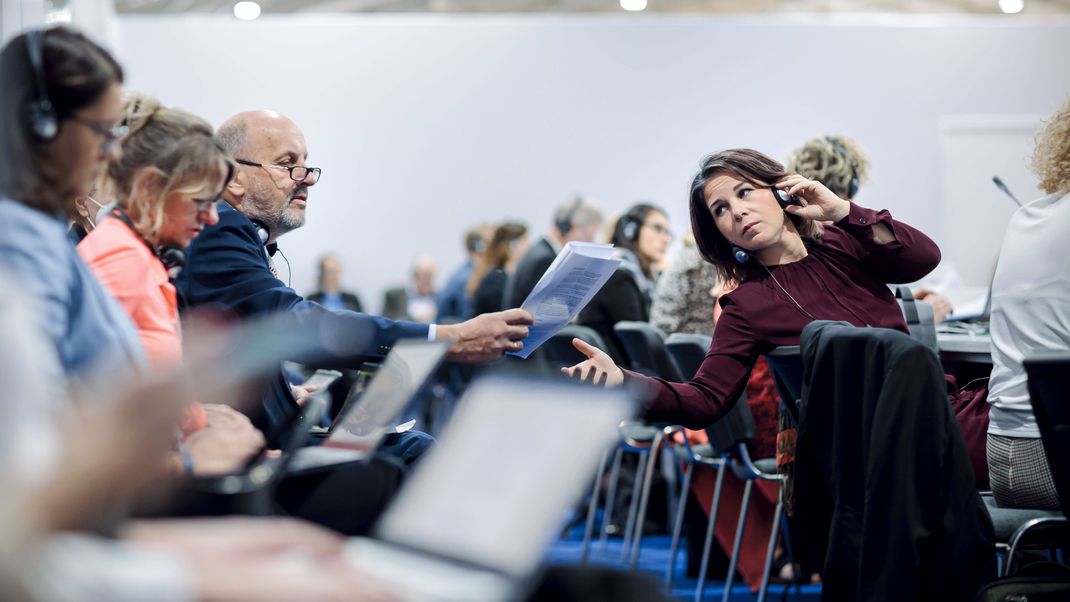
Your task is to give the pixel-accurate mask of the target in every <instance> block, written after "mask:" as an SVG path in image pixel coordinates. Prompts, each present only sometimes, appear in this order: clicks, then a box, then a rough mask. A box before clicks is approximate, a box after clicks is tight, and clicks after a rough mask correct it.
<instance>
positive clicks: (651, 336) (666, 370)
mask: <svg viewBox="0 0 1070 602" xmlns="http://www.w3.org/2000/svg"><path fill="white" fill-rule="evenodd" d="M613 332H614V333H615V334H616V335H617V338H618V339H620V342H621V345H623V346H624V353H625V354H626V355H627V356H628V361H629V363H630V364H631V366H630V367H631V369H632V370H635V371H636V372H639V373H641V374H646V375H647V376H657V377H660V378H664V379H665V380H668V381H672V382H676V383H681V382H684V381H685V380H687V379H685V378H684V375H683V374H682V373H681V372H680V368H679V366H677V365H676V362H675V361H673V359H672V356H670V355H669V352H668V351H666V349H665V335H664V334H662V332H661V331H660V330H658V329H657V328H656V327H654V326H653V325H651V324H649V323H647V322H629V321H624V322H617V323H616V324H614V325H613Z"/></svg>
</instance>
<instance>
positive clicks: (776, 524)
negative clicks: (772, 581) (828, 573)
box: [758, 500, 795, 602]
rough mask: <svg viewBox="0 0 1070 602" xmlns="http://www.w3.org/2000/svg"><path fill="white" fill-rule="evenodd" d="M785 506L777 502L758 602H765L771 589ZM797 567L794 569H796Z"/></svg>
mask: <svg viewBox="0 0 1070 602" xmlns="http://www.w3.org/2000/svg"><path fill="white" fill-rule="evenodd" d="M783 511H784V504H782V503H781V502H780V500H777V503H776V510H774V511H773V530H772V531H771V532H770V533H769V549H767V550H766V551H765V566H764V567H763V568H762V585H761V587H759V588H758V602H765V594H766V589H767V588H768V587H769V571H770V570H772V568H773V552H774V551H776V541H777V534H778V532H779V531H780V517H781V515H782V513H783ZM794 568H795V567H792V569H794Z"/></svg>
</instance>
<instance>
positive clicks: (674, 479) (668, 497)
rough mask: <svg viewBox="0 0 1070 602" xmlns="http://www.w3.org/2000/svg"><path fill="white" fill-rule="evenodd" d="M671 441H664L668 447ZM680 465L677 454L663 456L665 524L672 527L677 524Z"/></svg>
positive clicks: (664, 444)
mask: <svg viewBox="0 0 1070 602" xmlns="http://www.w3.org/2000/svg"><path fill="white" fill-rule="evenodd" d="M668 444H669V441H668V440H667V439H666V440H664V441H662V445H663V446H667V445H668ZM679 473H680V463H679V462H677V461H676V454H674V453H663V454H661V474H662V476H663V477H664V478H665V485H666V486H665V524H666V525H671V524H673V523H674V522H676V491H677V489H676V485H677V483H679V482H680V475H679Z"/></svg>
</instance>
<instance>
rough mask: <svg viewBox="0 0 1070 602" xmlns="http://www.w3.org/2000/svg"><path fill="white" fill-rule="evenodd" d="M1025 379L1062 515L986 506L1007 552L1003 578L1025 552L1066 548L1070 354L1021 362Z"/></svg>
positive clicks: (1069, 533)
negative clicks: (1025, 375) (1026, 376)
mask: <svg viewBox="0 0 1070 602" xmlns="http://www.w3.org/2000/svg"><path fill="white" fill-rule="evenodd" d="M1023 364H1024V366H1025V371H1026V374H1027V375H1028V377H1029V381H1028V386H1029V402H1030V404H1031V405H1032V406H1033V414H1034V415H1035V416H1036V419H1037V427H1038V428H1039V429H1040V439H1041V442H1042V444H1043V446H1044V456H1045V457H1046V458H1047V460H1048V466H1049V468H1050V469H1051V474H1052V481H1053V482H1054V483H1055V491H1056V492H1057V493H1058V495H1059V503H1060V506H1061V507H1062V509H1061V512H1054V511H1045V510H1028V509H1019V508H1000V507H997V506H996V505H995V502H994V500H992V498H991V497H988V496H986V498H985V503H986V505H987V506H988V509H989V513H990V514H991V515H992V522H993V525H994V526H995V530H996V539H997V541H999V542H1000V544H1001V547H1003V548H1004V549H1005V550H1006V552H1007V559H1006V561H1005V562H1003V565H1002V567H1001V569H1002V570H1001V571H1000V572H1001V574H1002V575H1010V574H1011V573H1012V569H1013V566H1014V560H1015V557H1016V556H1017V554H1018V552H1019V551H1020V550H1023V549H1026V548H1046V549H1058V548H1066V547H1067V546H1070V520H1068V517H1070V473H1068V472H1067V471H1068V470H1070V405H1068V404H1067V399H1068V398H1070V351H1046V352H1036V353H1032V354H1029V355H1028V356H1026V358H1025V361H1024V362H1023Z"/></svg>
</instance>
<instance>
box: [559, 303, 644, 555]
mask: <svg viewBox="0 0 1070 602" xmlns="http://www.w3.org/2000/svg"><path fill="white" fill-rule="evenodd" d="M574 338H577V339H580V340H581V341H584V342H585V343H588V344H590V345H593V346H595V347H598V348H599V349H605V348H606V345H605V341H603V340H602V336H601V335H599V334H598V332H597V331H595V330H594V329H591V328H588V327H586V326H581V325H578V324H569V325H567V326H565V327H564V328H562V329H561V330H560V331H558V332H557V333H555V334H554V335H553V336H552V337H550V339H549V340H547V341H546V342H545V343H543V345H542V347H541V348H540V349H539V350H540V351H543V352H544V355H543V359H544V361H545V362H546V364H547V366H548V368H549V369H550V370H552V371H553V372H556V371H557V370H558V369H560V368H561V367H564V366H572V365H575V364H578V363H580V362H582V361H583V360H585V359H587V358H586V357H585V356H584V355H583V354H582V353H580V352H579V351H577V350H576V348H575V347H573V345H572V339H574ZM620 434H621V442H620V444H619V445H618V446H617V448H616V450H615V451H614V453H613V462H612V464H611V465H609V466H607V464H609V452H607V453H606V455H605V456H604V457H603V458H602V463H601V464H600V465H599V467H598V473H597V474H596V476H595V480H594V488H593V490H592V493H591V499H590V502H589V504H588V506H587V520H586V525H585V528H584V534H583V551H582V553H581V560H582V561H584V562H585V561H586V560H587V556H588V554H589V552H590V545H591V540H592V538H593V536H594V527H595V522H596V520H595V519H596V517H597V512H598V507H599V504H600V502H601V495H602V480H603V477H604V476H605V472H606V469H607V468H609V470H610V474H609V484H608V488H607V491H606V499H605V505H604V507H603V518H602V524H601V529H600V533H599V545H601V546H602V547H603V548H604V547H605V545H606V541H607V538H608V536H609V523H610V518H611V514H612V512H613V507H614V504H615V503H616V498H617V485H618V482H619V481H620V470H621V463H622V462H623V456H624V453H625V452H628V453H635V454H638V456H639V465H638V466H637V468H636V472H635V481H634V482H635V486H636V487H638V485H639V483H640V479H641V477H642V475H643V474H644V473H645V469H646V459H647V457H648V456H649V454H650V448H651V446H652V444H653V442H654V440H655V439H656V438H658V437H659V436H660V431H659V430H658V428H657V427H653V426H649V425H646V424H643V423H632V422H629V423H625V424H623V425H621V429H620ZM638 504H639V496H637V495H635V493H634V492H633V494H632V502H631V504H630V505H629V509H628V517H627V521H626V527H625V538H624V541H625V545H624V546H622V547H623V548H624V549H623V550H622V560H623V555H626V554H627V550H628V546H627V545H626V544H627V542H628V541H630V536H631V532H632V528H633V526H634V523H635V520H636V515H637V513H638Z"/></svg>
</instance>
